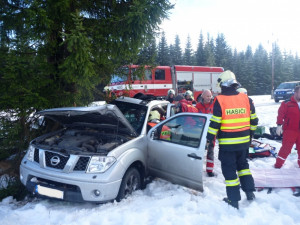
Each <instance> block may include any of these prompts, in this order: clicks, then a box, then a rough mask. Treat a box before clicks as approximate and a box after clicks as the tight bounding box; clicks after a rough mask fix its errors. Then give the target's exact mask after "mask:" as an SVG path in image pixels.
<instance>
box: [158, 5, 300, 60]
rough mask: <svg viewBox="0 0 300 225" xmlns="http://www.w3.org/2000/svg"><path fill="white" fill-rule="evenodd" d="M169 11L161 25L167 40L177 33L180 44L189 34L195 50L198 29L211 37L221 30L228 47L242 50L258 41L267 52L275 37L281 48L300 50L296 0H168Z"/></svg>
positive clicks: (173, 37)
mask: <svg viewBox="0 0 300 225" xmlns="http://www.w3.org/2000/svg"><path fill="white" fill-rule="evenodd" d="M171 2H172V3H175V4H176V5H175V8H174V9H173V10H171V11H170V16H169V20H165V21H164V22H163V23H162V25H161V29H162V30H164V31H165V33H166V37H167V41H168V44H174V39H175V35H176V34H178V35H179V37H180V41H181V44H182V46H183V48H184V47H185V44H186V40H187V36H188V35H190V37H191V41H192V44H193V49H194V50H196V47H197V44H198V39H199V34H200V31H202V33H203V35H204V38H205V40H206V37H207V33H209V34H210V35H211V36H212V37H213V38H214V39H215V38H216V37H217V35H218V33H223V34H224V36H225V39H226V41H227V43H228V44H229V45H230V46H231V48H232V49H234V48H237V50H238V51H245V50H246V47H247V45H250V46H251V47H252V50H253V51H255V49H256V48H257V46H258V45H259V43H261V44H262V45H263V46H264V48H265V49H266V50H267V51H268V52H269V51H271V46H272V44H271V43H272V42H273V41H276V42H277V43H278V45H279V47H280V48H281V51H282V52H283V51H284V50H287V51H288V52H289V51H291V52H292V53H296V52H298V54H300V1H299V0H171Z"/></svg>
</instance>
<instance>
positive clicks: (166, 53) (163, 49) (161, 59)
mask: <svg viewBox="0 0 300 225" xmlns="http://www.w3.org/2000/svg"><path fill="white" fill-rule="evenodd" d="M157 62H158V64H159V65H161V66H168V65H170V64H171V62H170V50H169V46H168V44H167V39H166V34H165V32H162V34H161V39H160V42H159V44H158V53H157Z"/></svg>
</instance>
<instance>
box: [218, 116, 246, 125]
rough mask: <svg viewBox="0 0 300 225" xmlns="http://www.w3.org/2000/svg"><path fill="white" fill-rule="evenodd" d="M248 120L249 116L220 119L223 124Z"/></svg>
mask: <svg viewBox="0 0 300 225" xmlns="http://www.w3.org/2000/svg"><path fill="white" fill-rule="evenodd" d="M249 121H250V118H249V117H247V118H237V119H228V120H222V121H221V122H222V123H223V124H226V123H241V122H249Z"/></svg>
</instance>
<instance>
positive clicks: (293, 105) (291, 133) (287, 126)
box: [274, 86, 300, 169]
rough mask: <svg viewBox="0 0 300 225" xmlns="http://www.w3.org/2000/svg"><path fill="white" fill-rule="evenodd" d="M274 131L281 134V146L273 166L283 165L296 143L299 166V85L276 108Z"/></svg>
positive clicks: (299, 164) (299, 163)
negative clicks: (290, 95)
mask: <svg viewBox="0 0 300 225" xmlns="http://www.w3.org/2000/svg"><path fill="white" fill-rule="evenodd" d="M276 133H277V135H278V136H281V135H282V134H283V136H282V146H281V148H280V150H279V152H278V157H277V158H276V163H275V165H274V167H275V168H277V169H279V168H281V167H282V166H283V164H284V162H285V160H286V158H287V157H288V155H289V154H290V153H291V150H292V147H293V145H294V144H296V149H297V152H298V166H299V167H300V86H296V87H295V89H294V95H293V96H292V97H291V98H290V100H286V101H283V102H282V103H281V105H280V107H279V109H278V116H277V128H276Z"/></svg>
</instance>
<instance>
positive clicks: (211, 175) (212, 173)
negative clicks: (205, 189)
mask: <svg viewBox="0 0 300 225" xmlns="http://www.w3.org/2000/svg"><path fill="white" fill-rule="evenodd" d="M207 176H209V177H214V176H215V173H214V172H207Z"/></svg>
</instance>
